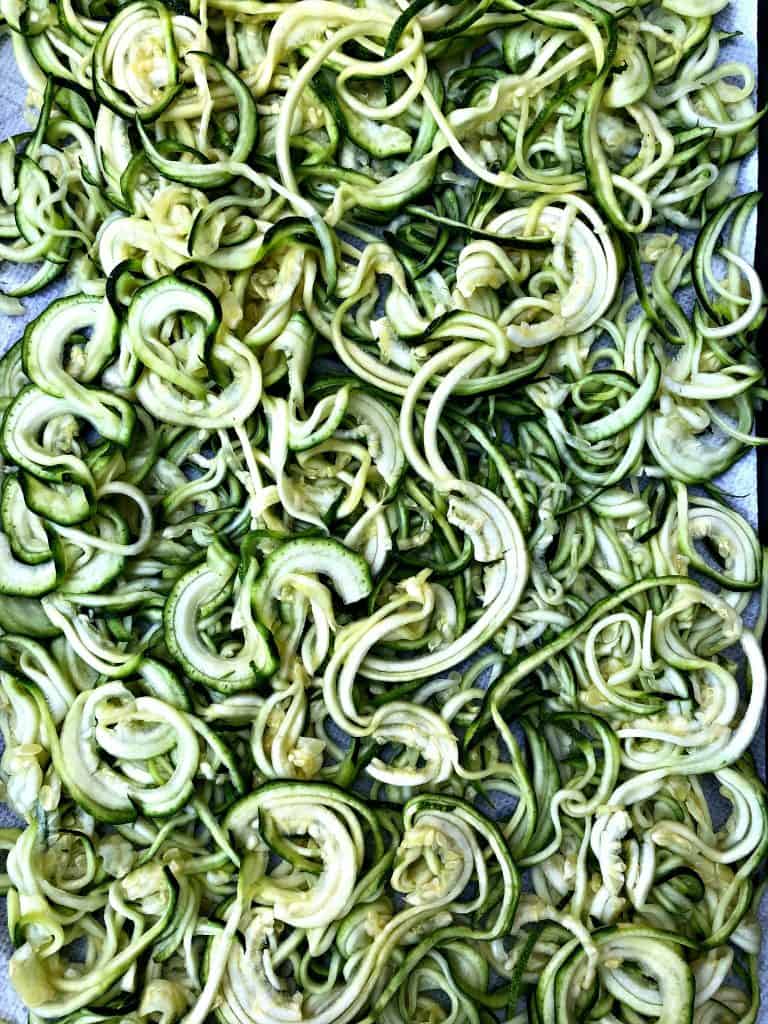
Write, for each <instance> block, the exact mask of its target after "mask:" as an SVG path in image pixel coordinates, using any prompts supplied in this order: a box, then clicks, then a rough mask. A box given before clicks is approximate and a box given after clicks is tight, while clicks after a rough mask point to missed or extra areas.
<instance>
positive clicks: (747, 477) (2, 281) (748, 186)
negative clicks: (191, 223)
mask: <svg viewBox="0 0 768 1024" xmlns="http://www.w3.org/2000/svg"><path fill="white" fill-rule="evenodd" d="M757 17H758V8H757V0H735V2H733V3H731V5H730V7H729V8H728V9H727V10H726V11H724V12H723V13H722V14H721V15H719V16H718V18H717V19H716V21H717V24H718V25H719V26H720V27H721V28H722V29H724V30H725V31H728V32H738V33H740V35H739V36H738V37H737V38H736V39H734V40H732V41H731V42H730V43H729V44H728V49H727V50H726V51H725V52H726V53H727V55H728V57H729V58H730V59H734V60H740V61H744V62H745V63H746V64H748V65H749V67H750V68H751V69H752V70H753V71H754V72H755V74H756V73H757ZM0 67H1V68H2V69H3V70H2V73H1V74H2V86H3V87H2V90H1V91H0V138H7V137H8V136H9V135H11V134H13V133H15V132H19V131H23V130H25V129H27V128H29V126H30V123H32V124H34V123H35V118H34V115H33V116H32V118H31V122H30V117H29V112H28V107H27V101H26V86H25V84H24V82H23V80H22V79H21V76H20V75H19V74H18V72H17V71H16V67H15V62H14V58H13V49H12V46H11V43H10V40H9V39H8V38H5V39H3V40H2V42H1V43H0ZM756 188H757V154H753V155H752V156H751V157H750V158H749V159H748V160H747V161H745V163H744V166H743V168H742V171H741V175H740V178H739V191H740V192H750V191H754V190H755V189H756ZM749 246H750V251H749V252H746V253H745V256H748V257H750V258H752V257H753V256H754V237H753V238H752V239H751V240H750V242H749ZM27 274H28V271H27V270H25V269H24V268H23V267H12V266H8V265H3V264H0V288H7V287H9V286H10V285H12V284H15V283H17V282H18V281H21V280H23V279H24V278H25V277H26V276H27ZM62 288H63V284H62V283H61V282H58V283H56V284H54V285H53V286H52V287H51V288H49V289H48V290H47V291H46V292H45V293H43V294H42V295H35V296H32V297H30V298H28V299H24V300H23V301H24V307H25V315H24V316H23V317H7V316H3V315H0V353H2V352H4V351H5V350H6V349H7V348H8V347H10V345H11V344H13V343H14V342H15V341H17V340H18V339H19V338H20V337H21V334H22V332H23V330H24V325H25V324H26V323H27V322H28V321H29V320H31V319H33V318H34V317H35V316H37V315H38V314H39V313H40V312H41V310H43V309H44V308H45V307H46V305H47V304H48V302H49V301H50V299H51V298H52V297H53V296H55V295H56V294H58V292H60V291H61V290H62ZM719 482H720V484H721V486H722V487H723V489H724V491H725V492H726V493H727V494H728V495H730V496H731V497H730V502H731V504H732V505H733V506H734V507H735V508H737V509H738V510H739V511H740V512H741V514H742V515H744V516H745V517H746V518H747V519H748V520H749V522H751V523H752V524H753V525H754V526H757V456H756V453H755V452H754V451H752V452H750V453H749V454H747V455H745V456H744V458H743V459H741V460H740V462H738V463H737V464H736V465H735V466H734V467H732V468H731V469H730V470H729V471H728V473H726V474H725V475H724V476H723V477H722V478H721V480H720V481H719ZM0 749H2V740H0ZM753 750H754V754H755V758H756V761H757V764H758V767H759V769H760V771H761V773H762V774H763V777H765V769H766V735H765V720H763V726H762V728H761V729H760V730H759V731H758V735H757V737H756V738H755V742H754V744H753ZM14 824H18V821H17V820H16V819H15V818H14V816H13V815H12V814H11V812H10V811H9V810H8V809H7V808H5V807H3V806H2V805H0V827H3V826H6V827H7V826H8V825H14ZM766 896H767V897H768V893H767V894H766ZM760 922H761V925H762V927H763V932H764V942H763V949H762V953H761V956H760V991H761V993H762V994H763V998H764V1005H763V1006H762V1007H761V1010H760V1014H759V1015H758V1022H759V1024H768V944H767V943H766V938H765V937H766V935H768V898H764V899H763V903H762V907H761V913H760ZM10 954H11V944H10V940H9V938H8V934H7V929H6V927H5V901H4V900H0V1017H3V1018H5V1019H6V1020H8V1021H10V1022H12V1024H23V1022H24V1021H25V1020H26V1011H25V1009H24V1007H23V1006H22V1004H21V1002H20V1000H19V999H18V997H17V996H16V994H15V992H14V991H13V989H12V987H11V985H10V983H9V982H8V980H7V963H8V958H9V956H10Z"/></svg>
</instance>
